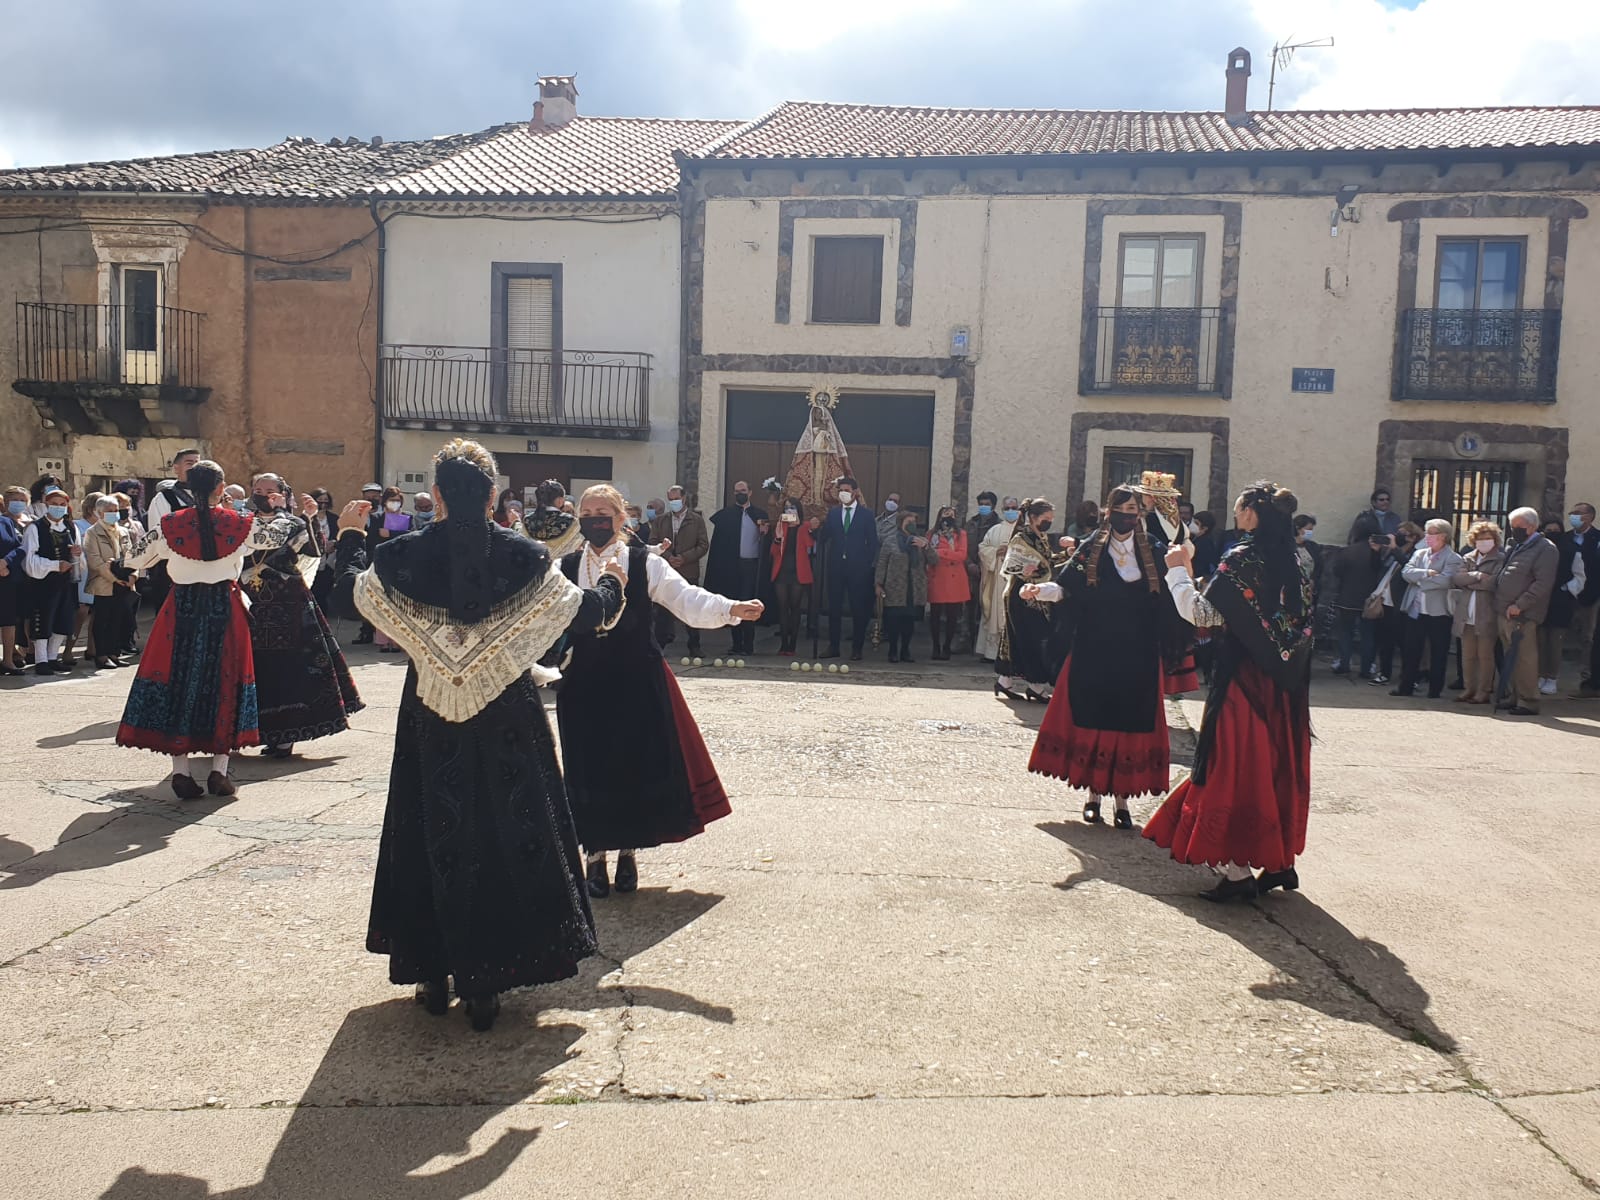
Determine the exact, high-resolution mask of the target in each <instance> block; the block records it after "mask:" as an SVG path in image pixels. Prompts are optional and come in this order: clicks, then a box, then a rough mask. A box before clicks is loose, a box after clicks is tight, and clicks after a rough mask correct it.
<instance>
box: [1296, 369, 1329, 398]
mask: <svg viewBox="0 0 1600 1200" xmlns="http://www.w3.org/2000/svg"><path fill="white" fill-rule="evenodd" d="M1289 371H1290V380H1289V387H1290V388H1291V390H1293V391H1296V392H1331V391H1333V368H1332V367H1291V368H1290V369H1289Z"/></svg>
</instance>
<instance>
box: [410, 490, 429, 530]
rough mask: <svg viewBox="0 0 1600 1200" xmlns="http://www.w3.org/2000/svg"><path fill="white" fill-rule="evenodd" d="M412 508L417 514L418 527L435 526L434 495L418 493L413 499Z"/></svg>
mask: <svg viewBox="0 0 1600 1200" xmlns="http://www.w3.org/2000/svg"><path fill="white" fill-rule="evenodd" d="M411 507H412V509H413V511H415V513H416V514H417V524H418V525H432V524H433V495H432V494H431V493H429V492H418V493H417V494H416V495H415V496H413V497H411Z"/></svg>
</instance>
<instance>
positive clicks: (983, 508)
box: [978, 504, 994, 517]
mask: <svg viewBox="0 0 1600 1200" xmlns="http://www.w3.org/2000/svg"><path fill="white" fill-rule="evenodd" d="M978 515H979V516H980V517H992V516H994V505H992V504H980V505H978Z"/></svg>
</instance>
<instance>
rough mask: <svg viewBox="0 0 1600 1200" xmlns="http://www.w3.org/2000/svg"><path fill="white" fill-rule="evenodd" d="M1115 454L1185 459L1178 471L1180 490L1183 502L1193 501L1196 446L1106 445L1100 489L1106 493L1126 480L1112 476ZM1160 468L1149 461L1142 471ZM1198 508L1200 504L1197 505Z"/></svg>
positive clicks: (1101, 453)
mask: <svg viewBox="0 0 1600 1200" xmlns="http://www.w3.org/2000/svg"><path fill="white" fill-rule="evenodd" d="M1113 454H1137V455H1142V456H1144V458H1145V459H1148V458H1149V457H1150V456H1152V455H1156V454H1167V455H1171V456H1173V457H1174V458H1180V459H1182V460H1183V470H1182V472H1179V473H1178V484H1179V488H1178V490H1179V491H1180V492H1182V493H1183V496H1182V498H1181V501H1180V502H1181V503H1192V502H1193V498H1194V493H1193V487H1194V447H1192V446H1187V447H1186V446H1113V445H1109V444H1108V445H1105V446H1102V447H1101V448H1100V490H1101V491H1102V492H1103V493H1105V494H1106V495H1108V496H1109V495H1110V494H1111V489H1112V488H1114V487H1117V486H1119V485H1120V484H1122V483H1123V482H1124V480H1122V479H1114V478H1112V475H1111V471H1110V469H1109V468H1110V466H1111V456H1112V455H1113ZM1158 469H1159V468H1158V467H1157V466H1155V465H1152V464H1150V463H1149V462H1148V461H1147V462H1146V463H1145V465H1144V466H1143V467H1141V468H1140V470H1141V472H1142V471H1154V470H1158ZM1196 508H1197V509H1198V508H1199V506H1198V505H1196Z"/></svg>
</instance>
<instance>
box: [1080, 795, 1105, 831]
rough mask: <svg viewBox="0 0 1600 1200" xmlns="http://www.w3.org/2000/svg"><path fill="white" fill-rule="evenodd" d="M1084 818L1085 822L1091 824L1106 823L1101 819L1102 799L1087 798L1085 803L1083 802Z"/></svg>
mask: <svg viewBox="0 0 1600 1200" xmlns="http://www.w3.org/2000/svg"><path fill="white" fill-rule="evenodd" d="M1083 819H1084V822H1085V823H1086V824H1089V825H1102V824H1104V822H1103V821H1102V820H1101V819H1100V801H1098V800H1086V801H1084V804H1083Z"/></svg>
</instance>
